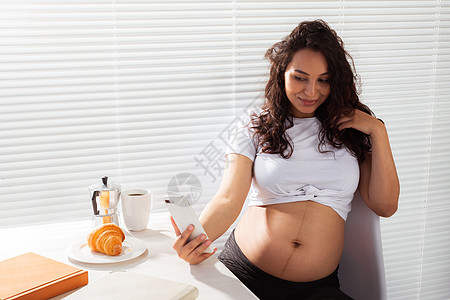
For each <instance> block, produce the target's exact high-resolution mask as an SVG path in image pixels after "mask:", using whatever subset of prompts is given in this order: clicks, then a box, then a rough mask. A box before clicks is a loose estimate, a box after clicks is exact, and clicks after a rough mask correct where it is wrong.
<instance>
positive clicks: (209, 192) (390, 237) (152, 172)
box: [0, 0, 450, 299]
mask: <svg viewBox="0 0 450 300" xmlns="http://www.w3.org/2000/svg"><path fill="white" fill-rule="evenodd" d="M316 18H322V19H324V20H326V21H327V22H329V23H330V25H331V26H332V27H333V28H334V29H336V31H337V32H338V33H339V35H340V36H341V37H342V38H343V40H344V42H345V44H346V46H347V49H348V50H349V51H350V53H351V54H352V55H353V57H354V59H355V63H356V68H357V71H358V73H359V74H360V75H361V79H362V87H361V90H362V95H361V96H362V100H363V101H364V102H365V103H366V104H368V105H369V106H370V107H371V108H372V110H373V111H374V112H375V113H376V115H377V116H378V117H380V118H382V119H383V120H384V121H385V123H386V125H387V128H388V131H389V135H390V139H391V144H392V149H393V153H394V158H395V161H396V165H397V168H398V173H399V177H400V182H401V197H400V206H399V211H398V212H397V214H396V215H395V216H394V217H392V218H389V219H383V220H382V234H383V249H384V259H385V267H386V278H387V288H388V299H447V298H450V285H449V284H448V278H450V256H449V254H448V253H449V252H448V251H447V249H448V248H449V246H450V244H449V243H450V239H449V238H448V236H449V233H450V218H449V216H450V204H449V203H450V202H449V196H448V195H449V194H450V184H449V182H450V172H448V170H449V169H450V161H449V158H448V152H449V150H450V149H449V148H450V131H449V128H450V126H449V125H450V124H449V121H448V119H449V118H448V116H449V114H450V106H449V103H450V101H449V100H450V99H449V98H450V96H449V95H450V89H449V85H448V82H450V80H449V79H450V78H449V77H450V72H449V70H450V25H449V23H450V1H449V0H440V1H439V0H436V1H406V0H402V1H369V0H367V1H342V0H341V1H337V0H336V1H238V0H236V1H231V0H230V1H206V0H204V1H200V0H199V1H181V0H180V1H152V0H140V1H102V0H99V1H87V0H83V1H56V0H54V1H39V0H35V1H14V2H13V1H10V2H5V1H3V2H2V1H1V0H0V128H1V129H0V226H14V225H17V224H21V223H32V222H43V221H48V220H52V221H54V220H58V219H67V218H86V217H87V216H90V214H91V207H90V201H89V194H88V190H87V187H88V186H89V185H90V184H93V183H96V182H97V181H99V180H100V178H101V177H102V176H104V175H108V176H109V177H110V178H111V180H112V181H115V182H117V183H121V184H122V185H123V187H124V188H125V187H129V186H140V187H147V188H150V189H152V190H153V192H154V194H155V198H156V205H155V211H156V212H157V211H162V210H164V208H163V206H162V204H161V198H162V196H163V195H164V194H165V193H166V191H167V186H168V183H169V181H170V180H171V179H172V178H174V177H176V178H180V177H177V176H179V175H182V174H192V175H194V176H195V177H196V178H198V180H199V181H200V183H201V186H202V194H201V197H200V200H199V201H198V202H197V203H196V204H195V208H196V210H197V211H198V212H200V211H201V210H202V209H203V207H204V205H205V203H206V202H207V201H208V200H209V199H211V197H212V196H213V195H214V192H215V191H216V189H217V187H218V184H219V181H220V177H221V168H222V167H223V162H222V161H220V159H218V158H219V157H220V155H221V153H222V151H223V148H224V146H225V145H226V141H225V139H226V136H227V128H228V127H229V125H230V124H231V123H232V121H233V120H234V118H235V117H236V116H239V115H241V114H242V113H244V112H245V111H246V109H247V108H248V107H250V106H252V105H255V104H258V103H261V100H262V91H263V89H264V82H265V79H267V61H265V60H264V58H263V56H264V52H265V50H266V49H267V48H268V47H269V46H270V45H272V44H273V43H275V42H277V41H279V40H280V39H281V38H283V37H284V36H286V35H287V34H288V33H289V32H290V31H291V30H292V29H293V28H294V27H295V26H296V25H297V24H298V23H299V22H300V21H302V20H312V19H316ZM224 240H225V238H221V239H220V240H219V241H218V242H217V245H218V246H221V245H222V244H223V242H224Z"/></svg>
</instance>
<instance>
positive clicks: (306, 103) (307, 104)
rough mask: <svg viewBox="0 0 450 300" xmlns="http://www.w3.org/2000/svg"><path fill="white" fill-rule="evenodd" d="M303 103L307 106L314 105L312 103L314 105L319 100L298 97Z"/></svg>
mask: <svg viewBox="0 0 450 300" xmlns="http://www.w3.org/2000/svg"><path fill="white" fill-rule="evenodd" d="M298 99H299V100H300V101H301V102H302V103H303V105H305V106H312V105H314V104H316V102H317V100H308V99H302V98H298Z"/></svg>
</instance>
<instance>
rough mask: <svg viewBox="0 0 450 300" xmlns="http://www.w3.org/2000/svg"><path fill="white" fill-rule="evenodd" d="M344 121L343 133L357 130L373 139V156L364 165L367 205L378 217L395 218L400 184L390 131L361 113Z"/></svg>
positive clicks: (361, 184) (362, 175)
mask: <svg viewBox="0 0 450 300" xmlns="http://www.w3.org/2000/svg"><path fill="white" fill-rule="evenodd" d="M342 121H343V123H342V124H341V125H340V126H339V129H341V130H342V129H344V128H354V129H357V130H359V131H362V132H364V133H366V134H368V135H370V139H371V141H372V153H371V154H369V155H367V158H366V160H365V161H364V162H363V163H362V164H361V165H360V180H359V191H360V193H361V196H362V198H363V200H364V202H365V203H366V204H367V206H368V207H369V208H370V209H371V210H372V211H374V212H375V213H376V214H377V215H379V216H382V217H390V216H392V215H393V214H394V213H395V212H396V211H397V207H398V197H399V193H400V184H399V180H398V176H397V170H396V168H395V163H394V159H393V157H392V151H391V147H390V145H389V138H388V134H387V131H386V127H385V126H384V124H383V123H382V122H380V121H379V120H378V119H376V118H374V117H372V116H370V115H368V114H366V113H364V112H362V111H360V110H355V114H354V115H353V116H352V117H344V118H342Z"/></svg>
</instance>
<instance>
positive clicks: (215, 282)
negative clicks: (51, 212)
mask: <svg viewBox="0 0 450 300" xmlns="http://www.w3.org/2000/svg"><path fill="white" fill-rule="evenodd" d="M121 225H122V224H121ZM122 227H123V226H122ZM90 230H91V221H90V220H85V221H72V222H70V221H68V222H64V223H50V224H44V225H33V226H23V227H14V228H6V229H0V236H1V238H2V249H1V251H0V261H2V260H5V259H8V258H11V257H14V256H17V255H20V254H23V253H26V252H34V253H37V254H40V255H42V256H46V257H48V258H51V259H54V260H57V261H60V262H63V263H66V264H69V265H73V266H75V267H78V268H80V269H84V270H87V271H88V274H89V283H93V282H95V281H96V280H98V279H99V278H101V277H102V276H104V275H106V274H108V273H109V272H111V271H118V270H121V271H129V272H133V273H139V274H143V275H151V276H155V277H159V278H163V279H169V280H174V281H179V282H184V283H188V284H192V285H194V286H196V287H197V288H198V289H199V292H200V295H199V297H198V299H217V300H220V299H257V298H256V297H255V296H254V295H253V294H252V293H251V292H250V291H249V290H248V289H247V288H246V287H245V286H244V285H243V284H242V283H241V282H240V281H239V280H238V279H237V278H236V277H235V276H234V275H233V274H232V273H231V272H230V271H229V270H228V269H227V268H226V267H225V266H224V265H223V264H222V263H221V262H220V261H219V260H217V258H216V257H211V258H209V259H207V260H206V261H204V262H202V263H201V264H199V265H190V264H189V263H187V262H185V261H183V260H181V259H180V258H178V256H177V254H176V253H175V251H174V250H173V249H172V244H173V241H174V238H175V234H174V232H173V229H172V227H171V225H170V221H169V215H168V214H165V213H161V214H152V215H151V218H150V223H149V226H148V228H147V229H146V230H144V231H141V232H131V235H132V236H133V237H136V238H139V239H141V240H142V241H144V243H145V245H146V246H147V251H146V252H144V253H143V254H142V255H141V256H139V257H136V258H134V259H132V260H129V261H125V262H117V263H113V264H88V263H80V262H77V261H74V260H72V259H69V258H68V256H67V254H66V249H67V247H68V246H69V245H71V244H72V243H74V242H76V241H79V240H80V239H84V238H86V236H87V234H88V233H89V231H90ZM75 291H76V290H73V291H70V292H67V293H65V294H62V295H60V296H57V297H54V298H52V299H53V300H56V299H62V298H64V297H65V296H67V295H70V294H71V293H73V292H75Z"/></svg>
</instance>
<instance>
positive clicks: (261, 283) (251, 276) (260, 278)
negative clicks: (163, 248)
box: [219, 230, 352, 300]
mask: <svg viewBox="0 0 450 300" xmlns="http://www.w3.org/2000/svg"><path fill="white" fill-rule="evenodd" d="M219 260H220V261H221V262H222V263H223V264H224V265H225V266H226V267H227V268H228V269H230V271H231V272H232V273H233V274H234V275H235V276H236V277H237V278H238V279H239V280H240V281H241V282H242V283H243V284H244V285H245V286H246V287H247V288H248V289H249V290H251V291H252V292H253V293H254V294H255V295H256V296H257V297H258V298H259V299H264V300H288V299H292V300H294V299H295V300H297V299H298V300H300V299H305V300H325V299H326V300H340V299H343V300H346V299H352V298H350V297H349V296H347V295H346V294H344V293H343V292H342V291H341V290H339V279H338V276H337V273H338V269H336V270H335V271H334V272H333V273H331V274H330V275H329V276H327V277H325V278H322V279H319V280H315V281H309V282H293V281H288V280H284V279H280V278H278V277H275V276H272V275H270V274H268V273H266V272H264V271H263V270H261V269H259V268H258V267H256V266H255V265H254V264H253V263H252V262H251V261H249V260H248V258H247V257H245V255H244V253H242V251H241V249H240V248H239V246H238V244H237V243H236V240H235V238H234V230H233V232H232V233H231V235H230V237H229V238H228V240H227V242H226V243H225V249H224V250H223V251H222V253H220V255H219Z"/></svg>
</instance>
